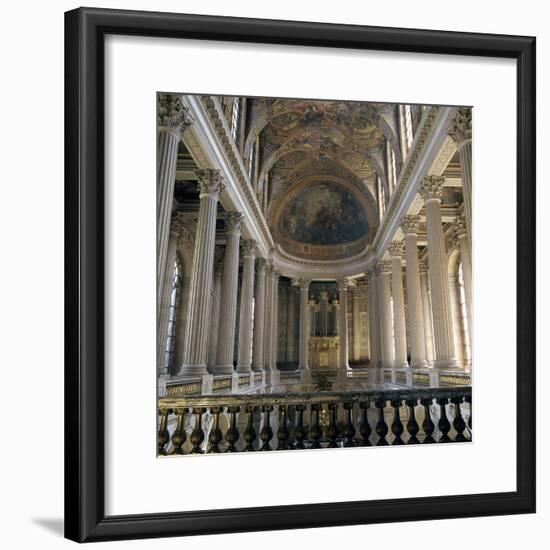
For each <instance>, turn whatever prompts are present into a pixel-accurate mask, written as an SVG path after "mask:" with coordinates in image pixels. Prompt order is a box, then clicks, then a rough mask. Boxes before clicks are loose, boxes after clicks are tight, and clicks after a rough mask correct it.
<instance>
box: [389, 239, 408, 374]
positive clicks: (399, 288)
mask: <svg viewBox="0 0 550 550" xmlns="http://www.w3.org/2000/svg"><path fill="white" fill-rule="evenodd" d="M388 252H389V255H390V258H391V271H392V273H391V289H392V297H393V336H394V350H395V353H394V361H393V366H394V367H395V368H397V369H401V368H407V367H408V366H409V363H408V362H407V326H406V324H405V294H404V291H403V269H402V267H401V256H402V255H403V243H402V242H401V241H392V242H391V243H390V245H389V247H388Z"/></svg>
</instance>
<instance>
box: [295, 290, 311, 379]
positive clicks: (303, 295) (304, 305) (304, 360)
mask: <svg viewBox="0 0 550 550" xmlns="http://www.w3.org/2000/svg"><path fill="white" fill-rule="evenodd" d="M294 284H297V285H298V286H299V287H300V354H299V358H298V361H299V363H300V370H308V369H309V361H308V354H309V318H308V317H309V281H308V280H306V279H298V280H297V281H295V283H294Z"/></svg>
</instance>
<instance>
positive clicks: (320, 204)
mask: <svg viewBox="0 0 550 550" xmlns="http://www.w3.org/2000/svg"><path fill="white" fill-rule="evenodd" d="M368 229H369V227H368V223H367V216H366V214H365V212H364V211H363V209H362V207H361V204H360V203H359V201H358V200H357V198H356V197H354V195H353V194H352V193H351V192H350V191H348V190H347V189H345V188H343V187H342V186H340V185H338V184H335V183H332V182H323V183H318V184H315V185H312V186H310V187H306V188H305V189H302V190H300V191H299V192H297V193H296V194H295V195H294V196H292V197H291V198H290V199H289V200H288V202H287V204H286V205H285V206H284V207H283V210H282V212H281V215H280V217H279V231H280V233H281V235H283V236H284V237H286V238H289V239H292V240H294V241H298V242H302V243H305V244H310V245H335V244H343V243H348V242H352V241H355V240H357V239H360V238H361V237H364V236H365V235H366V234H367V232H368Z"/></svg>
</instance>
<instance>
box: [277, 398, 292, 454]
mask: <svg viewBox="0 0 550 550" xmlns="http://www.w3.org/2000/svg"><path fill="white" fill-rule="evenodd" d="M287 416H288V415H287V408H286V405H279V429H278V430H277V440H278V444H277V450H278V451H286V450H287V449H288V438H289V436H290V432H289V431H288V427H287V420H288V418H287Z"/></svg>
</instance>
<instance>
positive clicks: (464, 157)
mask: <svg viewBox="0 0 550 550" xmlns="http://www.w3.org/2000/svg"><path fill="white" fill-rule="evenodd" d="M449 135H450V136H451V137H452V138H453V140H454V142H455V143H456V144H457V148H458V158H459V160H460V175H461V180H462V196H463V198H464V222H465V226H466V239H467V242H468V244H469V245H470V246H471V243H472V109H471V108H469V107H461V108H460V109H458V112H457V114H456V115H455V117H454V119H453V121H452V123H451V127H450V129H449Z"/></svg>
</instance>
